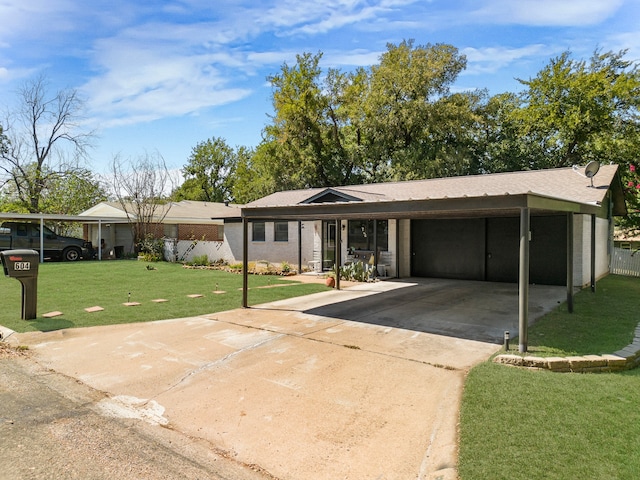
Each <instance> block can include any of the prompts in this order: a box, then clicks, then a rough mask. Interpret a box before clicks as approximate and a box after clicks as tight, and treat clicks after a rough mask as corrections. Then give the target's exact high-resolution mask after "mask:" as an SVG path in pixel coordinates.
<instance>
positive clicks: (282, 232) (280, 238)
mask: <svg viewBox="0 0 640 480" xmlns="http://www.w3.org/2000/svg"><path fill="white" fill-rule="evenodd" d="M273 238H274V240H275V241H276V242H288V241H289V222H274V223H273Z"/></svg>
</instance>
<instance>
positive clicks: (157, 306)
mask: <svg viewBox="0 0 640 480" xmlns="http://www.w3.org/2000/svg"><path fill="white" fill-rule="evenodd" d="M147 266H149V268H153V269H152V270H149V269H147ZM272 285H286V286H282V287H274V288H258V287H269V286H272ZM21 288H22V287H21V285H20V282H18V280H16V279H14V278H8V277H5V276H2V277H0V298H2V309H1V310H0V325H3V326H5V327H7V328H10V329H12V330H15V331H16V332H26V331H34V330H40V331H51V330H59V329H62V328H72V327H88V326H94V325H110V324H117V323H134V322H146V321H151V320H163V319H170V318H182V317H190V316H195V315H203V314H207V313H214V312H220V311H224V310H231V309H234V308H239V307H240V306H241V305H242V291H241V288H242V275H238V274H233V273H228V272H223V271H218V270H195V269H185V268H182V265H180V264H175V263H165V262H159V263H146V262H139V261H137V260H119V261H104V262H76V263H44V264H41V265H40V270H39V274H38V318H37V319H35V320H21V319H20V316H21V304H22V303H21V302H22V293H21ZM249 288H250V290H249V304H250V305H257V304H260V303H265V302H271V301H275V300H280V299H284V298H290V297H295V296H300V295H308V294H310V293H315V292H320V291H324V290H327V287H326V286H324V284H304V283H299V282H293V281H290V280H286V279H285V278H284V277H278V276H273V275H251V276H249ZM215 290H219V291H224V292H225V293H213V292H214V291H215ZM193 294H200V295H203V296H202V297H200V298H190V297H188V295H193ZM154 299H166V300H168V301H167V302H164V303H154V302H152V300H154ZM128 301H131V302H139V303H140V305H138V306H133V307H126V306H124V305H123V303H125V302H128ZM94 306H100V307H102V308H104V310H103V311H99V312H94V313H87V312H85V310H84V309H85V308H88V307H94ZM53 311H61V312H62V313H63V315H62V316H59V317H54V318H43V316H42V315H43V314H45V313H47V312H53Z"/></svg>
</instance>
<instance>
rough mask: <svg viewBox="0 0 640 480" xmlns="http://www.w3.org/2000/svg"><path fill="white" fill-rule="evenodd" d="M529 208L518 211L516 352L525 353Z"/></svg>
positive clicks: (527, 322)
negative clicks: (518, 267)
mask: <svg viewBox="0 0 640 480" xmlns="http://www.w3.org/2000/svg"><path fill="white" fill-rule="evenodd" d="M529 229H530V218H529V208H528V207H525V208H521V209H520V272H519V273H520V275H519V279H518V283H519V291H520V292H519V302H520V304H519V308H518V314H519V315H518V316H519V326H520V329H519V330H520V331H519V335H518V341H519V346H518V351H520V352H526V351H527V346H528V343H529V338H528V336H529V332H528V327H529V240H530V238H529V235H530V232H529Z"/></svg>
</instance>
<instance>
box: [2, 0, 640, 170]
mask: <svg viewBox="0 0 640 480" xmlns="http://www.w3.org/2000/svg"><path fill="white" fill-rule="evenodd" d="M404 39H414V40H415V43H416V44H419V45H424V44H427V43H432V44H433V43H450V44H452V45H454V46H456V47H457V48H458V49H459V50H460V52H461V53H463V54H465V55H466V56H467V60H468V65H467V69H466V71H465V72H463V73H462V74H461V75H460V77H459V78H458V81H457V82H456V85H455V88H456V89H459V90H467V89H475V88H487V89H489V92H490V93H491V94H496V93H500V92H504V91H513V92H515V91H519V90H521V86H520V84H519V83H518V82H517V81H516V80H515V78H516V77H518V78H524V79H527V78H529V77H533V76H535V75H536V73H537V72H538V71H539V70H540V69H541V68H542V67H543V66H544V65H546V64H547V63H548V62H549V59H550V58H552V57H555V56H557V55H559V54H561V53H562V52H563V51H566V50H570V51H571V52H573V55H574V57H575V58H585V59H587V58H588V57H589V56H590V55H591V53H593V51H594V49H596V48H600V49H602V50H604V51H608V50H614V51H617V50H620V49H623V48H626V49H629V54H628V57H627V58H628V59H630V60H640V0H443V1H441V0H426V1H424V0H422V1H412V0H327V1H323V0H316V1H314V2H305V1H295V0H261V1H260V2H256V1H255V0H181V1H173V0H168V1H159V0H158V1H156V0H137V1H136V0H108V1H105V0H90V1H78V0H0V108H4V107H5V106H10V104H11V102H13V101H14V99H15V98H16V95H15V92H16V90H17V88H18V87H19V86H20V85H22V84H24V82H25V80H27V79H30V78H33V77H34V76H35V75H38V74H41V73H44V74H45V75H46V76H47V78H48V79H49V80H50V83H51V89H52V91H53V90H55V89H58V88H62V87H70V88H74V89H77V90H78V91H79V92H80V93H81V94H82V96H83V97H84V98H85V99H86V107H87V109H86V116H87V119H86V121H87V127H88V128H95V129H97V132H98V134H99V137H98V138H97V139H96V141H95V145H96V146H95V148H94V150H93V151H92V155H91V166H92V168H94V169H95V170H96V171H104V170H106V169H107V166H108V165H109V163H110V162H111V159H112V158H113V156H114V155H116V154H120V155H121V156H123V157H125V158H127V157H135V156H138V155H142V154H144V153H145V152H156V151H157V152H159V153H160V154H161V155H162V156H163V157H164V158H165V160H166V161H167V164H168V165H169V166H170V167H171V168H179V167H181V166H182V165H184V164H185V163H186V162H187V160H188V158H189V155H190V153H191V150H192V148H193V147H195V146H196V145H197V144H198V143H199V142H201V141H204V140H206V139H208V138H211V137H213V136H216V137H222V138H225V139H226V140H227V142H228V143H229V144H230V145H231V146H238V145H245V146H249V147H252V146H256V145H257V144H258V143H259V142H260V140H261V130H262V128H263V127H264V125H265V124H266V123H267V121H268V115H269V114H270V113H271V112H272V108H271V102H270V95H271V88H270V85H269V84H268V82H267V81H266V77H267V76H268V75H271V74H275V73H277V72H278V71H279V69H280V67H281V65H282V64H283V63H285V62H287V63H288V64H290V65H291V64H293V63H294V62H295V55H296V54H297V53H303V52H311V53H316V52H318V51H321V52H323V54H324V56H323V60H322V64H321V65H322V67H323V68H328V67H335V68H340V69H342V70H345V71H348V70H350V69H352V68H354V67H356V66H369V65H372V64H375V63H377V62H378V58H379V56H380V54H381V53H383V52H384V51H385V50H386V44H387V43H389V42H391V43H394V44H397V43H399V42H401V41H402V40H404Z"/></svg>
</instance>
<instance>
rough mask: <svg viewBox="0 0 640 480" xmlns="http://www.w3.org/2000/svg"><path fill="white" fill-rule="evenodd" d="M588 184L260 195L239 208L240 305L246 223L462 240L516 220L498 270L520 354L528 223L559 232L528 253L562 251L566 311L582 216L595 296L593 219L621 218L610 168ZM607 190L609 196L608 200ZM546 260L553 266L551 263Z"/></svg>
mask: <svg viewBox="0 0 640 480" xmlns="http://www.w3.org/2000/svg"><path fill="white" fill-rule="evenodd" d="M592 180H593V179H592V178H587V177H586V176H585V175H584V173H583V172H581V171H579V170H577V169H553V170H544V171H532V172H515V173H511V174H495V175H477V176H468V177H453V178H447V179H434V180H425V181H417V182H398V183H393V184H378V185H359V186H350V187H334V188H326V189H309V190H306V191H291V192H280V193H276V194H273V195H270V196H267V197H265V198H263V199H260V200H258V201H256V202H253V203H251V204H249V205H247V206H246V207H245V208H243V209H242V218H243V272H244V285H243V307H247V306H248V301H247V289H248V258H249V238H248V224H249V223H250V222H253V221H266V220H297V221H299V222H300V221H315V220H333V221H336V222H337V225H339V224H340V222H341V221H342V220H356V219H363V218H364V219H372V220H376V219H398V220H401V219H404V220H409V221H419V222H431V221H436V220H446V221H449V222H458V223H459V224H460V225H463V228H462V230H461V235H463V236H464V234H465V232H464V225H470V222H474V221H478V222H479V221H483V222H485V223H486V222H494V223H495V224H496V225H498V227H497V228H500V227H499V225H500V223H501V222H502V223H504V222H511V224H512V225H513V222H514V221H515V222H516V225H517V226H516V227H515V228H513V226H512V227H510V231H511V232H515V235H516V236H517V237H518V238H517V242H518V243H517V244H518V249H517V255H516V258H515V259H513V261H512V262H511V264H509V261H508V259H507V260H505V261H504V264H505V265H508V266H509V268H511V269H513V270H514V271H515V272H517V284H518V291H519V294H518V297H519V300H518V302H519V309H518V310H519V317H518V324H519V350H520V351H521V352H526V351H527V344H528V338H527V326H528V321H529V284H530V266H531V258H532V252H531V248H530V243H531V224H532V221H533V222H539V220H540V219H543V218H544V219H546V220H544V221H542V224H541V228H542V229H543V230H544V229H547V230H552V229H554V227H553V226H554V225H555V226H556V227H557V226H558V225H560V226H565V227H564V232H565V233H564V235H563V236H562V237H558V234H557V232H558V231H559V230H558V229H557V228H556V230H555V231H556V233H555V234H554V235H552V236H551V238H555V239H556V240H554V241H556V242H557V241H560V242H561V245H553V244H548V245H546V246H545V247H544V248H543V251H534V252H533V253H534V254H535V255H536V257H535V258H536V261H537V259H538V258H540V257H541V256H542V255H546V254H547V252H549V251H553V249H554V247H555V248H556V249H560V250H563V251H565V252H566V254H565V255H563V257H564V259H565V265H564V271H565V277H566V278H565V284H566V299H567V305H568V309H569V311H570V312H571V311H573V295H574V277H573V266H574V261H575V257H574V228H573V226H574V216H575V215H582V216H583V218H588V219H589V220H590V225H591V228H590V241H589V244H590V252H589V255H590V261H589V262H587V263H588V264H589V265H590V287H591V289H592V291H595V287H596V277H597V274H596V264H597V262H596V254H597V248H598V244H599V243H600V242H599V241H598V239H597V238H596V221H597V220H596V219H597V218H600V219H609V220H608V221H609V223H610V222H611V220H610V219H611V217H612V215H613V214H617V215H621V214H624V213H625V212H626V209H625V206H624V197H623V194H622V188H621V184H620V180H619V177H618V175H617V166H616V165H608V166H605V167H603V169H602V172H601V175H600V176H598V180H600V182H599V183H597V184H596V185H593V182H592ZM590 182H591V183H590ZM609 192H613V193H612V194H611V195H610V194H609ZM363 193H364V194H363ZM560 231H562V230H560ZM412 234H413V232H412ZM396 235H400V233H399V230H396ZM336 237H337V238H336V242H335V243H336V255H335V258H337V259H341V258H342V256H341V252H340V249H341V243H342V242H341V229H340V228H336ZM398 244H400V242H398ZM442 252H446V247H443V249H442ZM451 254H458V252H454V251H452V252H450V255H451ZM467 254H468V252H463V253H462V254H461V256H462V257H465V256H468V255H467ZM581 254H583V252H581ZM397 255H398V257H401V256H403V255H404V256H407V255H408V256H415V255H416V252H415V251H405V252H397ZM483 255H484V253H483ZM560 258H562V257H560ZM551 262H552V263H553V262H554V261H553V260H551ZM299 263H300V264H301V262H299ZM397 263H398V262H396V264H397ZM513 263H515V265H514V264H513ZM555 263H557V262H555ZM583 263H584V262H583ZM412 265H413V263H412ZM301 266H302V265H300V267H301ZM398 276H399V275H398ZM451 278H455V277H451ZM336 288H338V289H339V288H340V281H339V278H337V279H336Z"/></svg>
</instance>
